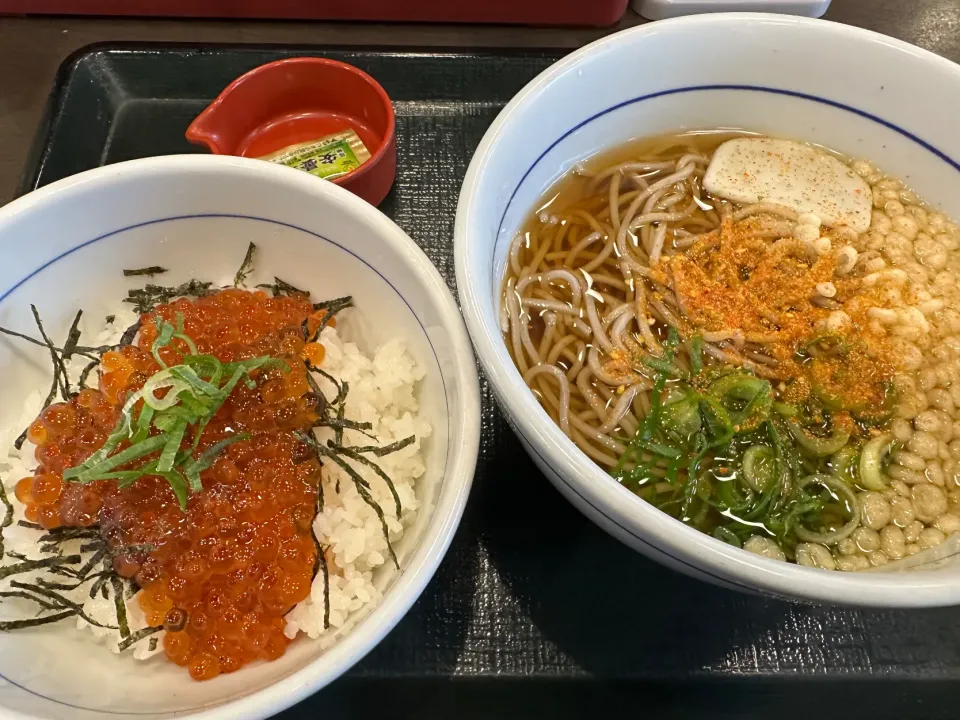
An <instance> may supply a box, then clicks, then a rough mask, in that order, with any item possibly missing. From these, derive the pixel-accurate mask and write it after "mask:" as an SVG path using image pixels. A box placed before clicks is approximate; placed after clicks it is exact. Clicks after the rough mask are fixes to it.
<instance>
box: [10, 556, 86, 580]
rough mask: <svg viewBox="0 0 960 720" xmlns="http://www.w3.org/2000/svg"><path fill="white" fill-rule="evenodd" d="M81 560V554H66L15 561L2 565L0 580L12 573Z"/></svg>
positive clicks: (72, 563)
mask: <svg viewBox="0 0 960 720" xmlns="http://www.w3.org/2000/svg"><path fill="white" fill-rule="evenodd" d="M79 562H80V556H79V555H66V556H63V557H61V556H57V557H51V558H43V559H42V560H25V561H23V562H19V563H15V564H13V565H6V566H4V567H0V580H3V579H4V578H8V577H10V576H11V575H19V574H20V573H25V572H31V571H33V570H39V569H41V568H52V567H56V566H58V565H76V564H77V563H79Z"/></svg>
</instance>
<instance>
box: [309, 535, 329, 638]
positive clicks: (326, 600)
mask: <svg viewBox="0 0 960 720" xmlns="http://www.w3.org/2000/svg"><path fill="white" fill-rule="evenodd" d="M314 542H317V539H316V538H314ZM317 560H318V561H319V563H320V569H321V570H323V629H324V630H329V629H330V568H328V567H327V556H326V555H325V554H324V551H323V548H322V547H321V546H320V543H319V542H317ZM313 576H314V577H316V576H317V570H316V567H314V570H313Z"/></svg>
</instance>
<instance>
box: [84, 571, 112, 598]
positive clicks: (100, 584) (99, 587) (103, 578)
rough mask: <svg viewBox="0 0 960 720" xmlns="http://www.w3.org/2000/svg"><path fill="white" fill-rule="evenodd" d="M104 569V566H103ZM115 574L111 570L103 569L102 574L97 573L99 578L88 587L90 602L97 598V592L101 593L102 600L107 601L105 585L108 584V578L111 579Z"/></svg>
mask: <svg viewBox="0 0 960 720" xmlns="http://www.w3.org/2000/svg"><path fill="white" fill-rule="evenodd" d="M104 568H106V565H104ZM115 574H116V573H114V572H113V571H112V569H111V570H107V569H104V571H103V572H102V573H99V575H100V577H98V578H97V581H96V582H95V583H93V585H92V586H91V587H90V599H91V600H92V599H93V598H95V597H96V596H97V593H98V592H103V599H104V600H106V599H108V597H109V596H108V595H107V583H109V582H110V578H111V577H113V576H114V575H115Z"/></svg>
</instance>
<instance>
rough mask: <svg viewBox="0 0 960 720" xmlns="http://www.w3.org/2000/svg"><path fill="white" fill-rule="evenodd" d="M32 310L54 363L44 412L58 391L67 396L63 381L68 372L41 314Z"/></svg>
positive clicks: (43, 408) (34, 309)
mask: <svg viewBox="0 0 960 720" xmlns="http://www.w3.org/2000/svg"><path fill="white" fill-rule="evenodd" d="M30 310H31V312H33V319H34V321H35V322H36V323H37V328H38V329H39V330H40V337H42V338H43V343H44V345H46V346H47V348H48V349H49V350H50V359H51V360H52V361H53V384H52V385H51V386H50V392H48V393H47V397H46V399H45V400H44V401H43V407H42V408H41V412H42V411H43V410H46V409H47V408H48V407H50V403H52V402H53V400H54V398H56V397H57V391H58V390H59V391H60V392H61V393H62V394H63V395H66V394H67V385H66V383H65V382H64V381H63V377H64V376H65V375H66V374H67V370H66V368H65V367H64V365H63V360H62V359H61V357H60V355H58V354H57V349H56V346H54V344H53V341H52V340H51V339H50V338H49V337H48V336H47V331H46V330H45V329H44V328H43V321H42V320H40V313H39V312H38V311H37V306H36V305H30Z"/></svg>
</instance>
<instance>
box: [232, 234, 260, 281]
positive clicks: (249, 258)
mask: <svg viewBox="0 0 960 720" xmlns="http://www.w3.org/2000/svg"><path fill="white" fill-rule="evenodd" d="M256 251H257V246H256V245H254V244H253V243H250V244H249V245H247V254H246V255H244V256H243V262H242V263H240V269H238V270H237V274H236V275H235V276H234V277H233V285H234V287H240V286H241V285H243V283H244V282H246V280H247V276H249V275H250V271H251V270H253V255H254V253H256Z"/></svg>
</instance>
